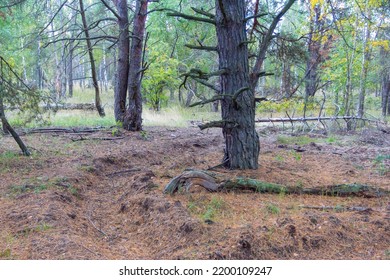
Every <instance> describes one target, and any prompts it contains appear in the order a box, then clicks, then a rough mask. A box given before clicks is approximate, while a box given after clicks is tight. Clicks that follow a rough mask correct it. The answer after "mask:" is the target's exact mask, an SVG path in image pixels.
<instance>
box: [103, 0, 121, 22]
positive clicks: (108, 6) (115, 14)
mask: <svg viewBox="0 0 390 280" xmlns="http://www.w3.org/2000/svg"><path fill="white" fill-rule="evenodd" d="M100 2H102V3H103V5H104V6H106V8H107V9H108V10H110V12H111V13H113V15H114V16H115V17H116V18H117V19H121V16H120V15H119V14H118V13H117V12H116V11H115V10H114V9H113V8H111V7H110V5H108V3H107V2H106V1H105V0H100Z"/></svg>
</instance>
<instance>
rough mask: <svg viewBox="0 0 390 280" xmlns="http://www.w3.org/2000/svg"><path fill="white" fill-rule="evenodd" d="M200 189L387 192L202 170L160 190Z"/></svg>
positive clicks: (372, 194) (330, 193) (360, 194)
mask: <svg viewBox="0 0 390 280" xmlns="http://www.w3.org/2000/svg"><path fill="white" fill-rule="evenodd" d="M195 185H198V186H201V187H203V188H205V189H206V190H208V191H212V192H215V191H253V192H259V193H275V194H310V195H327V196H344V197H345V196H358V197H367V198H371V197H382V196H388V195H389V193H390V192H389V191H388V190H384V189H381V188H376V187H372V186H368V185H363V184H357V183H353V184H340V185H330V186H320V187H313V188H302V187H291V186H285V185H280V184H275V183H269V182H264V181H260V180H256V179H250V178H243V177H234V178H229V177H227V176H226V175H221V174H217V173H215V172H210V171H203V170H186V171H184V172H183V173H182V174H180V175H179V176H177V177H175V178H173V179H172V180H171V181H170V182H169V183H168V185H167V186H166V187H165V189H164V193H169V194H173V193H175V192H177V191H178V190H179V189H181V188H184V189H185V191H186V192H188V191H189V189H190V188H191V187H192V186H195Z"/></svg>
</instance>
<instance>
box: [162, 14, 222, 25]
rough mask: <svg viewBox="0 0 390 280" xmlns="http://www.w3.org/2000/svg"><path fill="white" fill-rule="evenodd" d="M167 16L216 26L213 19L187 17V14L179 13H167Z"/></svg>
mask: <svg viewBox="0 0 390 280" xmlns="http://www.w3.org/2000/svg"><path fill="white" fill-rule="evenodd" d="M167 16H169V17H181V18H184V19H188V20H193V21H200V22H205V23H211V24H214V25H215V24H216V23H215V20H213V19H210V18H203V17H197V16H192V15H187V14H184V13H180V12H171V13H167Z"/></svg>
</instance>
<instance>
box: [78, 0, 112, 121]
mask: <svg viewBox="0 0 390 280" xmlns="http://www.w3.org/2000/svg"><path fill="white" fill-rule="evenodd" d="M79 3H80V14H81V19H82V21H83V28H84V34H85V39H86V42H87V47H88V55H89V60H90V63H91V74H92V82H93V87H94V88H95V106H96V109H97V111H98V113H99V116H101V117H104V116H105V115H106V114H105V113H104V108H103V106H102V102H101V100H100V90H99V84H98V80H97V76H96V66H95V60H94V57H93V49H92V43H91V40H90V36H89V30H88V24H87V19H86V17H85V10H84V4H83V0H79Z"/></svg>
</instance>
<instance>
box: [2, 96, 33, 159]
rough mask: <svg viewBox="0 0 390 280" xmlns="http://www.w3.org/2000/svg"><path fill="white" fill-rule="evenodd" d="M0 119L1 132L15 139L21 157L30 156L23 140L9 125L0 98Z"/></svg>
mask: <svg viewBox="0 0 390 280" xmlns="http://www.w3.org/2000/svg"><path fill="white" fill-rule="evenodd" d="M0 119H1V123H2V125H3V131H5V132H9V133H10V134H11V135H12V137H13V138H14V139H15V141H16V143H17V144H18V146H19V148H20V149H21V150H22V153H23V155H25V156H30V155H31V153H30V151H29V150H28V148H27V147H26V145H25V144H24V142H23V140H22V139H21V138H20V137H19V135H18V134H17V133H16V131H15V130H14V129H13V128H12V126H11V125H10V124H9V122H8V120H7V118H6V117H5V113H4V104H3V98H2V97H0Z"/></svg>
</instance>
